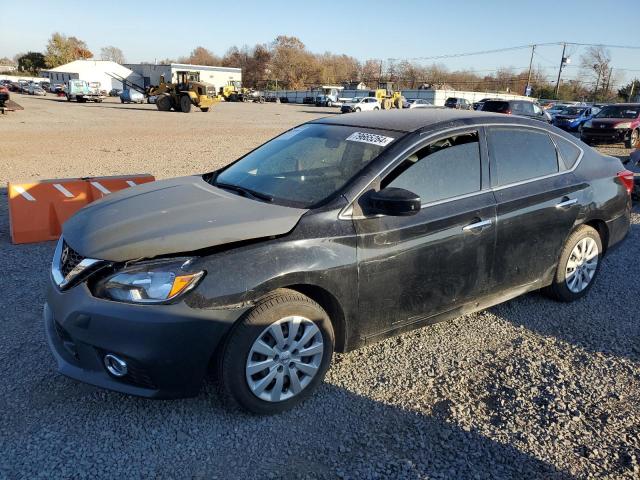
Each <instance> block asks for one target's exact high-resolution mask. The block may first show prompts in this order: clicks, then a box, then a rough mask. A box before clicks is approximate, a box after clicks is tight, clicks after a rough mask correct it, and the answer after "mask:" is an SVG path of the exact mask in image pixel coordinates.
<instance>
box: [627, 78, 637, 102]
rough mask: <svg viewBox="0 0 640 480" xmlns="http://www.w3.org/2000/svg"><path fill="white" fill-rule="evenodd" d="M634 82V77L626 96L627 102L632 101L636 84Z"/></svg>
mask: <svg viewBox="0 0 640 480" xmlns="http://www.w3.org/2000/svg"><path fill="white" fill-rule="evenodd" d="M636 82H637V80H636V79H633V81H632V82H631V90H630V91H629V98H627V102H633V90H634V87H635V86H636Z"/></svg>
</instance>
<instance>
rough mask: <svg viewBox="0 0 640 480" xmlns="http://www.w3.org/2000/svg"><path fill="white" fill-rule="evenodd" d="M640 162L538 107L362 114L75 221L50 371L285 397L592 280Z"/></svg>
mask: <svg viewBox="0 0 640 480" xmlns="http://www.w3.org/2000/svg"><path fill="white" fill-rule="evenodd" d="M632 185H633V176H632V174H631V173H630V172H627V171H625V170H624V168H623V166H622V164H621V163H620V161H619V160H618V159H616V158H612V157H608V156H603V155H601V154H599V153H598V152H596V151H595V150H593V149H591V148H590V147H588V146H586V145H585V144H583V143H582V142H580V141H578V140H576V139H575V138H574V137H572V136H570V135H568V134H565V133H564V132H562V131H560V130H558V129H555V128H553V127H549V126H547V125H545V124H543V123H541V122H538V121H535V120H529V119H526V118H520V117H515V116H506V115H499V114H487V113H483V112H473V111H460V110H441V109H424V110H418V109H416V110H410V111H407V112H402V111H391V112H385V114H380V113H379V112H366V113H362V114H359V115H346V116H342V117H339V118H338V117H332V118H326V119H319V120H315V121H312V122H310V123H306V124H304V125H301V126H299V127H296V128H293V129H291V130H289V131H287V132H285V133H283V134H282V135H280V136H278V137H276V138H274V139H273V140H271V141H269V142H267V143H266V144H264V145H262V146H261V147H259V148H257V149H255V150H253V151H252V152H249V153H248V154H247V155H245V156H244V157H242V158H240V159H239V160H237V161H236V162H234V163H232V164H230V165H228V166H226V167H224V168H222V169H220V170H217V171H214V172H210V173H206V174H204V175H195V176H191V177H186V178H177V179H172V180H164V181H159V182H155V183H150V184H145V185H141V186H138V187H134V188H131V189H129V190H125V191H121V192H118V193H115V194H112V195H109V196H107V197H105V198H104V199H103V200H100V201H98V202H95V203H93V204H91V205H89V206H88V207H87V208H84V209H82V210H81V211H80V212H79V213H78V214H76V215H75V216H74V217H72V218H71V219H70V220H69V221H68V222H67V223H66V224H65V225H64V229H63V236H62V238H61V239H60V241H59V243H58V246H57V248H56V251H55V254H54V258H53V263H52V269H51V282H50V287H49V291H48V295H47V301H46V305H45V309H44V317H45V325H46V331H47V337H48V340H49V344H50V347H51V350H52V352H53V354H54V356H55V359H56V360H57V363H58V368H59V370H60V371H61V372H62V373H63V374H65V375H68V376H70V377H72V378H75V379H78V380H81V381H84V382H88V383H91V384H94V385H98V386H101V387H105V388H109V389H113V390H117V391H120V392H125V393H129V394H135V395H141V396H145V397H154V398H173V397H181V396H188V395H195V394H196V393H197V392H198V391H199V388H200V386H201V384H202V382H203V378H204V377H205V374H206V372H207V369H208V367H209V366H214V367H215V370H216V371H217V375H218V381H219V384H220V386H221V389H222V392H223V394H224V397H225V398H226V399H228V400H229V401H231V402H232V403H236V404H239V405H241V406H242V407H244V408H246V409H248V410H250V411H252V412H257V413H275V412H279V411H283V410H286V409H288V408H290V407H292V406H293V405H295V404H297V403H298V402H300V401H301V400H302V399H303V398H305V397H306V396H308V395H309V394H310V393H311V392H312V391H313V390H314V388H315V387H317V386H318V384H319V383H320V382H321V381H322V379H323V377H324V375H325V372H326V371H327V369H328V368H329V364H330V362H331V358H332V355H333V353H334V351H338V352H345V351H349V350H352V349H355V348H358V347H360V346H363V345H368V344H371V343H373V342H375V341H377V340H380V339H383V338H386V337H389V336H391V335H396V334H398V333H401V332H404V331H407V330H411V329H414V328H417V327H421V326H424V325H428V324H432V323H434V322H437V321H441V320H446V319H450V318H453V317H456V316H459V315H462V314H465V313H468V312H472V311H477V310H480V309H484V308H487V307H490V306H492V305H495V304H497V303H500V302H504V301H506V300H509V299H511V298H514V297H516V296H518V295H521V294H523V293H525V292H529V291H532V290H538V289H545V291H546V292H547V293H548V294H549V295H550V296H551V297H553V298H555V299H557V300H560V301H565V302H570V301H574V300H577V299H580V298H582V297H583V296H584V295H586V294H587V293H588V292H589V290H590V289H591V288H592V286H593V284H594V283H595V281H596V277H597V276H598V272H599V271H600V267H601V265H602V262H603V260H604V256H605V254H606V253H607V251H608V250H609V249H610V248H612V247H613V246H615V245H617V244H618V243H619V242H620V241H621V240H622V239H623V238H624V237H625V235H626V234H627V231H628V230H629V223H630V208H631V196H630V192H631V189H632Z"/></svg>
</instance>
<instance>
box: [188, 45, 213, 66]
mask: <svg viewBox="0 0 640 480" xmlns="http://www.w3.org/2000/svg"><path fill="white" fill-rule="evenodd" d="M178 61H179V62H180V63H190V64H193V65H208V66H214V65H220V63H221V62H222V60H221V59H220V57H218V56H217V55H214V54H213V53H212V52H211V51H210V50H207V49H206V48H204V47H196V48H194V49H193V50H192V51H191V55H189V56H188V57H182V58H179V59H178Z"/></svg>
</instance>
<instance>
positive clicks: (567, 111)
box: [560, 107, 586, 115]
mask: <svg viewBox="0 0 640 480" xmlns="http://www.w3.org/2000/svg"><path fill="white" fill-rule="evenodd" d="M585 110H586V109H585V108H576V107H569V108H565V109H564V110H562V111H561V112H560V114H561V115H580V114H581V113H582V112H584V111H585Z"/></svg>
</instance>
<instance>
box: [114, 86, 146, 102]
mask: <svg viewBox="0 0 640 480" xmlns="http://www.w3.org/2000/svg"><path fill="white" fill-rule="evenodd" d="M120 101H121V102H122V103H144V95H143V94H142V93H140V92H138V91H137V90H131V89H129V88H125V89H124V90H123V91H122V93H121V94H120Z"/></svg>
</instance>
